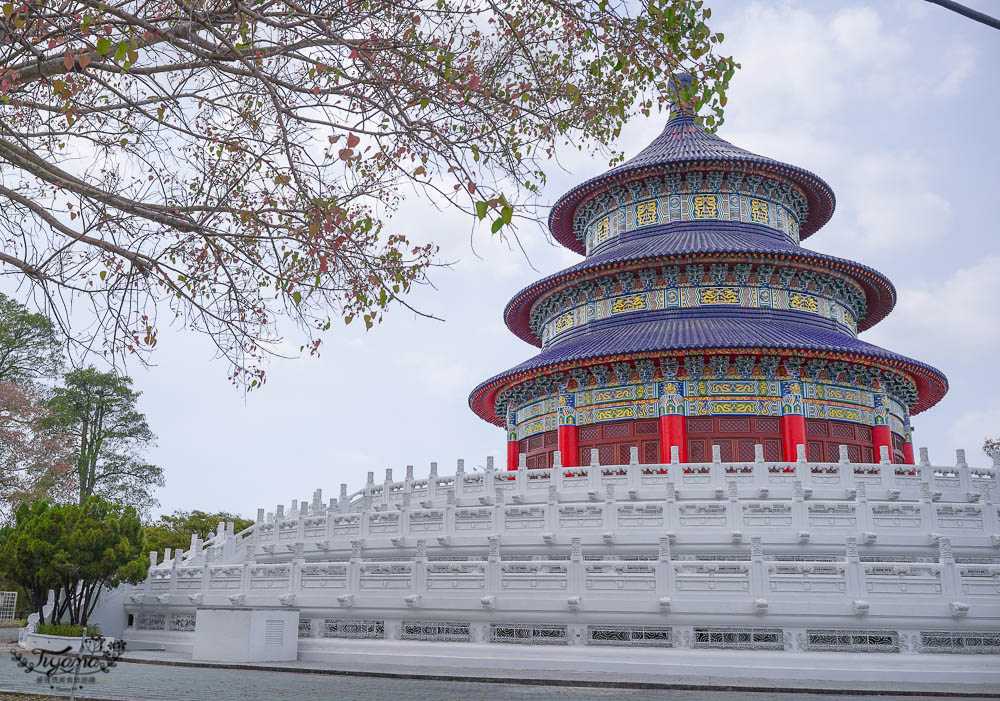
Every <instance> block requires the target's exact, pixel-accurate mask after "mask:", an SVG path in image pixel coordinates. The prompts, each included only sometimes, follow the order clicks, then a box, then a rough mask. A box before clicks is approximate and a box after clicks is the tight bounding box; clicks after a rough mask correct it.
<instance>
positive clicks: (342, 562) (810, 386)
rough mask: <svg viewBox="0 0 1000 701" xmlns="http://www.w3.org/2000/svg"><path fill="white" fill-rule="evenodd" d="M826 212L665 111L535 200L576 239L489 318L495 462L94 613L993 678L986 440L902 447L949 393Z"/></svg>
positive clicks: (771, 684)
mask: <svg viewBox="0 0 1000 701" xmlns="http://www.w3.org/2000/svg"><path fill="white" fill-rule="evenodd" d="M833 208H834V198H833V193H832V191H831V190H830V188H829V186H827V185H826V183H824V182H823V181H822V180H820V179H819V178H818V177H816V176H815V175H812V174H811V173H809V172H807V171H804V170H802V169H800V168H796V167H794V166H789V165H785V164H782V163H779V162H777V161H774V160H771V159H769V158H764V157H761V156H756V155H754V154H751V153H748V152H747V151H743V150H742V149H739V148H737V147H735V146H732V145H731V144H729V143H727V142H725V141H723V140H722V139H721V138H719V137H718V136H715V135H714V134H709V133H707V132H706V131H705V130H704V129H703V128H702V127H701V126H700V125H699V124H698V122H697V120H696V119H695V116H694V115H693V114H692V113H691V111H690V110H686V109H684V108H683V106H681V107H680V108H678V109H676V110H675V111H674V113H673V115H672V116H671V117H670V119H669V121H668V122H667V125H666V128H665V129H664V131H663V133H662V134H661V135H660V136H659V137H657V138H656V139H655V140H654V141H653V143H651V144H650V145H649V146H648V147H647V148H646V149H645V150H643V151H642V152H641V153H640V154H639V155H638V156H636V157H635V158H633V159H632V160H629V161H627V162H625V163H623V164H622V165H620V166H619V167H617V168H614V169H613V170H611V171H609V172H607V173H605V174H604V175H601V176H599V177H597V178H594V179H592V180H589V181H587V182H585V183H583V184H582V185H579V186H578V187H575V188H574V189H572V190H571V191H570V192H569V193H568V194H566V195H565V196H563V197H562V198H561V199H560V200H559V201H558V202H557V203H556V205H555V206H554V207H553V209H552V213H551V217H550V227H551V231H552V235H553V236H554V237H555V239H556V240H557V241H559V242H560V243H561V244H563V245H564V246H567V247H569V248H570V249H572V250H574V251H576V252H578V253H580V254H582V255H584V256H585V258H584V259H583V260H582V261H581V262H580V263H578V264H577V265H574V266H572V267H570V268H568V269H567V270H563V271H562V272H559V273H556V274H555V275H551V276H549V277H547V278H545V279H543V280H541V281H539V282H537V283H535V284H533V285H531V286H529V287H528V288H527V289H525V290H523V291H522V292H520V293H518V294H517V295H515V297H514V299H513V300H512V301H511V302H510V304H508V305H507V309H506V321H507V325H508V326H509V327H510V329H511V330H512V331H513V332H514V333H515V334H517V335H518V336H519V337H520V338H522V339H524V340H525V341H528V342H529V343H533V344H535V345H537V346H539V347H540V348H541V351H540V352H539V353H538V355H536V356H535V357H534V358H532V359H530V360H528V361H526V362H524V363H521V364H520V365H518V366H516V367H514V368H512V369H510V370H508V371H506V372H504V373H502V374H500V375H497V376H496V377H494V378H493V379H490V380H487V381H486V382H484V383H482V384H481V385H480V386H479V387H477V388H476V389H475V390H474V391H473V392H472V394H471V396H470V399H469V402H470V405H471V406H472V408H473V410H474V411H475V412H476V413H477V414H478V415H479V416H480V417H482V418H483V419H485V420H487V421H490V422H493V423H495V424H498V425H503V426H505V427H506V429H507V432H508V442H507V467H508V470H503V469H495V468H494V461H493V458H492V457H487V458H486V461H485V465H484V469H471V470H469V471H466V469H465V462H464V461H463V460H458V462H457V464H456V466H455V469H454V471H450V470H442V471H441V472H439V471H438V464H437V463H436V462H432V463H431V464H430V466H429V469H428V470H427V471H426V472H423V473H418V472H417V471H416V470H415V469H414V468H413V466H409V465H408V466H407V467H406V470H405V473H404V474H399V473H398V472H397V473H396V474H395V475H394V474H393V471H392V470H391V469H386V471H385V479H384V480H382V481H379V482H376V481H375V473H374V472H368V475H367V479H366V480H365V483H364V484H363V485H360V484H358V485H355V486H354V490H353V491H351V489H349V487H348V485H347V484H346V483H343V484H341V485H340V491H339V493H338V495H337V496H335V497H333V498H329V500H328V501H327V500H324V498H323V492H322V490H320V489H317V490H316V491H315V492H313V494H312V495H311V496H310V495H305V494H300V495H299V496H300V497H302V498H301V499H293V500H291V504H290V505H289V504H287V503H281V504H277V505H275V506H274V507H270V508H258V510H257V516H256V519H255V520H254V523H253V525H252V526H249V527H248V528H246V529H244V530H243V531H240V532H236V530H235V527H234V526H233V524H231V523H220V524H219V526H218V529H217V530H216V531H215V533H212V534H209V537H208V538H207V539H206V540H202V539H201V538H200V537H199V535H198V534H194V535H192V537H191V544H190V547H189V548H186V549H176V550H173V551H171V550H170V549H167V551H166V552H165V553H163V557H162V558H160V556H159V554H158V553H155V552H154V553H151V554H150V567H149V570H148V574H147V577H146V580H145V581H144V582H142V583H140V584H137V585H135V586H127V585H124V586H121V587H118V588H117V589H115V590H113V591H109V592H105V593H104V594H103V595H102V596H101V599H100V604H99V606H98V608H97V609H96V610H95V612H94V615H93V617H92V620H93V621H94V622H97V623H99V624H100V625H101V630H102V631H103V632H104V633H105V634H108V635H112V636H121V637H122V638H123V639H124V640H125V641H126V642H127V643H128V645H129V646H130V647H129V648H128V649H130V650H133V651H136V652H133V653H132V654H147V655H150V656H153V657H154V658H155V657H156V655H166V656H167V657H168V658H169V659H178V658H181V659H183V658H189V659H191V660H195V661H206V662H223V663H238V664H244V663H256V662H283V661H291V660H297V661H298V663H299V665H300V667H299V668H302V666H301V665H303V664H305V663H311V664H315V665H318V667H317V669H324V670H329V669H330V668H334V669H338V670H343V669H363V670H366V671H367V670H372V669H375V670H392V671H393V673H397V674H408V675H417V676H419V675H426V674H432V675H438V676H444V677H447V678H455V677H458V676H472V677H475V678H479V677H484V676H485V677H489V678H505V679H514V680H536V681H537V680H553V679H559V680H564V681H570V682H574V683H576V682H586V683H604V682H607V681H608V680H611V681H615V682H621V681H624V682H628V683H633V682H635V683H640V684H643V685H645V684H649V683H657V684H666V685H696V686H697V685H700V686H713V685H722V686H743V687H747V688H756V689H775V688H809V689H825V690H829V689H840V690H844V689H869V690H872V689H874V690H879V691H892V692H902V691H913V692H919V693H925V692H926V693H933V692H934V691H947V692H949V693H951V692H961V693H970V694H981V693H983V692H984V691H985V690H995V689H997V688H1000V665H997V664H996V663H995V662H993V661H991V660H990V659H989V658H987V660H986V662H983V661H982V660H983V659H984V658H982V657H981V656H980V655H982V654H989V655H1000V455H997V456H995V457H994V462H993V465H992V467H989V468H977V467H972V466H970V465H969V464H968V463H967V462H966V459H965V451H964V450H958V451H957V453H956V459H955V461H954V463H953V464H948V465H942V464H932V463H931V461H930V456H929V455H928V453H927V451H926V449H925V448H920V450H919V451H918V454H919V459H918V461H917V464H913V463H914V455H913V448H912V445H911V438H910V436H911V428H910V417H911V415H913V414H916V413H918V412H920V411H923V410H924V409H927V408H928V407H931V406H933V405H934V404H935V403H936V402H938V401H939V400H940V399H941V397H942V396H943V395H944V393H945V392H946V391H947V382H946V380H945V378H944V376H943V375H942V374H941V373H940V372H938V371H937V370H935V369H934V368H932V367H929V366H927V365H925V364H923V363H920V362H918V361H915V360H910V359H908V358H905V357H902V356H900V355H897V354H895V353H893V352H891V351H888V350H883V349H881V348H878V347H876V346H873V345H871V344H869V343H866V342H864V341H862V340H860V339H859V338H858V333H859V332H861V331H864V330H865V329H868V328H870V327H871V326H873V325H874V324H875V323H877V322H878V321H880V320H881V319H883V318H884V317H885V316H886V314H888V313H889V311H890V310H891V309H892V307H893V305H894V303H895V301H896V298H895V291H894V289H893V287H892V284H891V283H890V282H889V281H888V280H887V279H886V278H885V277H884V276H883V275H881V274H879V273H878V272H876V271H874V270H872V269H870V268H867V267H865V266H863V265H860V264H858V263H852V262H850V261H847V260H842V259H840V258H834V257H832V256H828V255H824V254H820V253H814V252H812V251H809V250H808V249H805V248H803V247H802V246H801V245H800V242H801V240H802V239H804V238H806V237H808V236H810V235H812V234H813V233H814V232H816V231H817V230H818V229H819V228H820V227H822V226H823V225H824V224H825V223H826V222H827V221H828V220H829V219H830V217H831V215H832V214H833ZM496 467H497V468H499V467H500V466H499V465H498V466H496ZM287 482H288V470H287V469H285V468H284V467H282V468H281V469H276V470H275V472H274V476H273V479H272V480H271V481H270V482H268V483H267V484H266V485H264V486H263V487H262V489H261V492H262V494H263V493H267V494H272V493H274V492H276V491H277V490H278V489H281V488H283V486H284V485H286V484H287ZM33 626H34V622H33V621H31V620H29V625H28V627H26V628H25V629H22V631H21V632H20V644H21V645H22V646H24V647H28V648H29V649H30V648H32V647H33V646H37V645H39V644H40V642H39V641H40V638H39V636H38V635H37V633H36V632H35V631H34V628H33ZM538 645H546V646H549V647H548V648H547V649H545V650H544V651H539V650H538V647H537V646H538ZM435 646H437V647H435ZM616 647H617V648H626V649H619V650H613V649H611V648H616ZM559 648H566V649H565V650H562V649H559ZM739 651H752V652H748V653H747V654H746V655H743V654H738V653H739ZM789 653H794V654H789ZM858 653H873V654H858ZM939 653H947V654H939ZM993 659H996V658H993Z"/></svg>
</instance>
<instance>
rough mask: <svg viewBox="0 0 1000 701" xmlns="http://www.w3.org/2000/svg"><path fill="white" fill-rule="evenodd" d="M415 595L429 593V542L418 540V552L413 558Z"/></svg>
mask: <svg viewBox="0 0 1000 701" xmlns="http://www.w3.org/2000/svg"><path fill="white" fill-rule="evenodd" d="M413 593H414V594H419V595H424V594H426V593H427V541H426V540H422V539H420V540H417V552H416V555H415V556H414V558H413Z"/></svg>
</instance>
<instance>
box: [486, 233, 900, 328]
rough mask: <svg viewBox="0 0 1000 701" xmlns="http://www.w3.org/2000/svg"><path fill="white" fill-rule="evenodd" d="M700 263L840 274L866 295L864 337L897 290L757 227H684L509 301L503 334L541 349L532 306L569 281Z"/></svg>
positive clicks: (606, 255)
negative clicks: (773, 264) (714, 260)
mask: <svg viewBox="0 0 1000 701" xmlns="http://www.w3.org/2000/svg"><path fill="white" fill-rule="evenodd" d="M699 257H704V258H707V257H725V258H727V259H744V260H746V261H748V262H749V261H750V260H753V261H757V262H765V260H766V259H772V260H777V261H788V262H792V261H798V262H800V263H805V264H806V265H812V266H815V267H817V268H824V269H826V270H831V271H837V272H843V273H846V274H848V275H849V276H850V277H851V278H853V279H854V280H855V281H856V282H858V283H859V284H860V285H861V287H862V288H863V289H864V291H865V299H866V302H867V312H866V314H865V316H864V317H863V318H862V319H859V321H858V330H860V331H864V330H866V329H869V328H871V327H872V326H874V325H875V324H876V323H878V322H879V321H881V320H882V319H884V318H885V317H886V315H887V314H888V313H889V312H890V311H892V308H893V307H894V306H895V304H896V288H895V287H894V286H893V284H892V282H890V281H889V279H888V278H887V277H885V276H884V275H883V274H882V273H880V272H878V271H877V270H875V269H874V268H869V267H867V266H865V265H861V264H860V263H855V262H853V261H849V260H845V259H843V258H836V257H834V256H828V255H826V254H823V253H816V252H814V251H810V250H807V249H805V248H802V247H800V246H796V245H795V244H793V243H791V242H790V241H789V240H788V239H786V238H784V237H783V236H777V235H775V234H774V232H773V230H772V229H768V228H767V227H764V226H760V225H758V224H731V223H721V224H720V223H719V222H684V223H679V224H665V225H661V226H654V227H649V228H648V229H644V230H643V231H642V235H641V236H633V237H630V238H628V239H626V240H623V241H622V242H621V243H619V244H618V245H616V246H614V247H612V248H608V249H606V250H604V251H602V252H600V253H597V254H595V255H592V256H590V257H588V258H586V259H585V260H582V261H580V262H579V263H577V264H576V265H573V266H570V267H569V268H566V269H565V270H561V271H559V272H558V273H555V274H553V275H549V276H548V277H544V278H542V279H541V280H539V281H538V282H534V283H532V284H531V285H528V286H527V287H525V288H524V289H523V290H521V291H520V292H518V293H517V294H516V295H514V298H513V299H511V301H510V302H508V303H507V307H506V308H505V309H504V321H505V322H506V323H507V326H508V328H510V330H511V331H513V332H514V334H515V335H516V336H517V337H518V338H520V339H521V340H523V341H527V342H528V343H531V344H532V345H535V346H539V347H540V346H541V345H542V341H541V339H540V338H538V336H536V335H535V334H534V332H532V331H531V329H530V327H529V324H528V322H529V317H530V314H531V306H532V305H533V304H534V303H535V302H536V301H537V300H538V299H539V298H540V297H541V296H543V295H544V294H546V293H547V292H550V291H553V290H555V289H557V288H559V287H561V286H563V285H565V284H569V283H571V282H572V281H574V280H582V279H584V278H586V277H588V276H593V275H595V274H608V273H611V272H614V271H616V270H619V269H623V268H626V267H635V266H639V265H641V266H649V265H669V264H671V263H676V262H678V261H686V260H690V259H693V258H699Z"/></svg>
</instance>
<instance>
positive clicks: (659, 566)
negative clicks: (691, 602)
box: [656, 535, 674, 609]
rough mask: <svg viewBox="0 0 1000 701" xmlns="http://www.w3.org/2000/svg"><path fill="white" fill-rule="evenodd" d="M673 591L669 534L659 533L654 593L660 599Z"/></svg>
mask: <svg viewBox="0 0 1000 701" xmlns="http://www.w3.org/2000/svg"><path fill="white" fill-rule="evenodd" d="M673 592H674V563H673V559H672V557H671V552H670V536H668V535H661V536H660V538H659V557H658V558H657V563H656V595H657V596H658V597H660V600H661V601H662V600H663V597H665V596H670V595H671V594H673ZM660 608H661V609H663V608H664V606H662V605H661V607H660ZM666 608H669V606H667V607H666Z"/></svg>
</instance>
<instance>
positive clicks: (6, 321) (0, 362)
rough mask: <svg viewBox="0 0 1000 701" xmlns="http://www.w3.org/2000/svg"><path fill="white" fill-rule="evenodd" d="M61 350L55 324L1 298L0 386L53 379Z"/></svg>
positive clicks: (59, 364)
mask: <svg viewBox="0 0 1000 701" xmlns="http://www.w3.org/2000/svg"><path fill="white" fill-rule="evenodd" d="M61 368H62V348H61V346H60V343H59V338H58V336H57V335H56V329H55V326H54V325H53V323H52V321H51V320H50V319H49V318H48V317H47V316H45V315H43V314H33V313H32V312H30V311H28V309H27V307H25V306H24V305H22V304H19V303H18V302H16V301H15V300H13V299H11V298H10V297H7V296H6V295H3V294H0V383H4V382H16V383H23V382H25V381H29V382H30V381H33V380H37V379H39V378H41V377H54V376H55V375H57V374H58V373H59V370H60V369H61Z"/></svg>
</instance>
